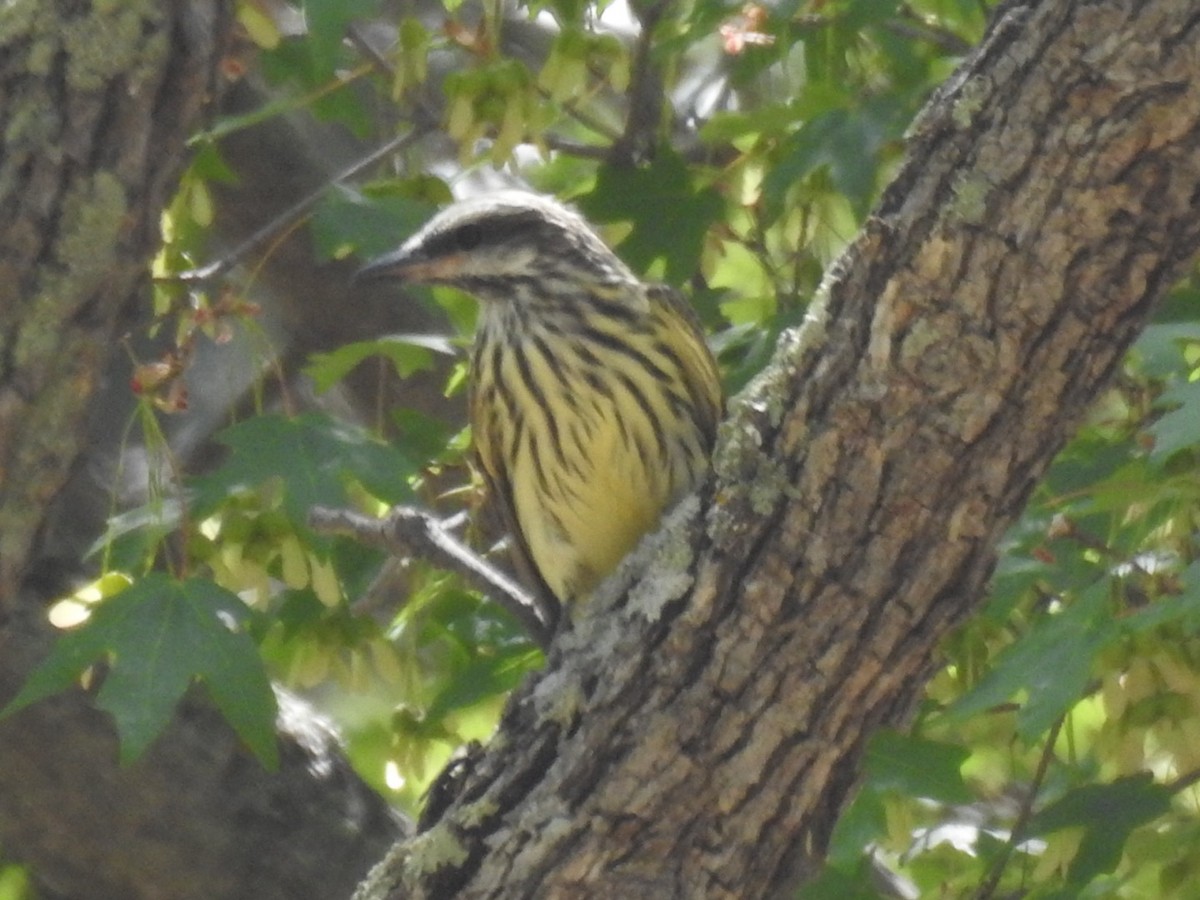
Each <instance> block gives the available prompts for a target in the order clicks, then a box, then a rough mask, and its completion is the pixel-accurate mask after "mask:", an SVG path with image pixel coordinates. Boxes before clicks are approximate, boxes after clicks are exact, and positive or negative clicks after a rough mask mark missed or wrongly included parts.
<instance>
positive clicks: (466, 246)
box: [454, 225, 483, 251]
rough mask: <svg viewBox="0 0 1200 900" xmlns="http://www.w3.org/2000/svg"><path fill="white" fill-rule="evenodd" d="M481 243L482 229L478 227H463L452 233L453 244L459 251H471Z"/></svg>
mask: <svg viewBox="0 0 1200 900" xmlns="http://www.w3.org/2000/svg"><path fill="white" fill-rule="evenodd" d="M482 243H483V229H482V228H480V227H479V226H478V225H463V226H462V227H461V228H459V229H458V230H457V231H456V232H455V233H454V244H455V246H456V247H458V249H459V250H463V251H471V250H474V249H475V248H476V247H478V246H479V245H480V244H482Z"/></svg>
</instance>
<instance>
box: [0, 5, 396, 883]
mask: <svg viewBox="0 0 1200 900" xmlns="http://www.w3.org/2000/svg"><path fill="white" fill-rule="evenodd" d="M230 26H231V17H230V7H229V4H227V3H223V2H217V0H121V2H117V3H90V2H84V0H55V2H48V0H16V2H10V3H5V4H0V706H2V705H3V704H5V703H6V702H7V701H8V700H9V699H11V697H12V696H13V695H14V694H15V692H16V690H17V689H18V687H19V685H20V683H21V681H22V680H23V678H24V676H25V675H26V674H27V673H28V672H29V670H30V669H31V667H32V666H33V665H34V664H35V663H36V661H37V660H38V659H39V658H40V657H41V656H42V654H43V653H44V652H45V649H46V646H47V644H48V641H49V640H50V635H49V629H48V628H47V626H46V625H45V623H44V618H43V616H42V610H41V606H40V604H41V602H42V600H43V599H44V592H43V590H42V588H44V587H45V586H46V585H47V584H50V585H54V586H59V587H61V582H62V572H61V569H62V568H63V567H64V566H67V565H70V564H71V562H72V560H71V555H72V554H71V552H70V550H71V549H73V548H69V550H68V552H67V553H66V555H65V556H55V555H54V546H53V545H54V543H55V542H54V541H53V540H52V539H50V538H49V537H48V536H47V533H46V532H47V528H48V525H47V521H48V518H47V511H48V508H49V506H50V501H51V499H52V498H53V497H55V496H56V494H58V493H59V492H60V490H61V488H62V486H63V485H64V483H66V481H67V479H68V477H69V475H70V474H71V471H72V469H73V467H74V468H78V460H79V459H80V458H81V456H80V454H81V451H82V450H83V449H84V443H85V441H86V440H87V438H86V435H87V434H88V430H87V421H86V420H87V418H88V416H89V406H90V404H91V403H92V402H93V397H94V392H95V390H96V388H97V383H98V382H99V380H100V379H101V377H102V375H101V373H102V372H103V371H104V363H105V361H106V360H107V359H108V358H109V357H110V356H111V355H112V354H114V352H116V353H120V349H119V347H117V344H116V341H117V338H118V337H119V335H120V333H121V331H122V330H123V328H124V327H126V326H127V325H128V323H129V322H130V321H132V318H133V317H134V316H135V315H136V313H137V311H138V310H144V309H146V308H148V302H147V299H148V298H147V289H148V281H147V272H148V262H149V259H150V257H151V256H152V254H153V253H154V251H155V249H156V248H157V244H158V240H159V234H158V225H159V217H160V215H161V213H162V210H163V208H164V207H165V205H166V203H167V201H168V200H169V198H170V195H171V193H172V191H173V190H174V188H175V185H176V182H177V179H178V176H179V172H180V170H181V167H182V165H183V162H184V156H185V140H186V139H187V137H188V136H189V135H190V134H192V133H193V132H194V131H195V130H196V129H197V128H198V127H199V125H200V124H201V121H202V119H201V117H202V114H203V112H204V109H205V107H206V105H207V103H208V102H209V101H210V100H212V99H213V97H214V96H215V94H216V91H217V88H218V86H219V85H218V80H217V75H216V73H217V71H218V66H219V63H220V59H221V53H222V52H223V47H224V45H225V42H226V37H227V35H228V33H229V29H230ZM100 424H101V425H103V424H104V423H103V422H101V423H100ZM108 427H109V428H110V429H120V428H122V427H123V423H122V422H121V421H120V420H110V421H109V422H108ZM95 493H96V494H97V495H98V496H103V488H101V487H100V486H97V490H96V492H95ZM71 513H72V511H71V510H67V515H68V516H70V515H71ZM74 514H75V515H76V517H78V516H79V515H81V511H80V510H75V511H74ZM286 710H287V712H288V715H287V716H284V717H283V718H282V720H281V734H280V741H281V756H282V760H283V762H282V764H281V767H280V771H279V772H277V773H270V774H269V773H265V772H263V771H262V770H261V768H260V767H259V766H258V764H257V763H256V762H255V761H254V760H253V759H252V757H251V756H250V755H249V754H248V753H247V752H246V751H245V750H244V749H243V748H242V747H241V746H240V745H239V744H238V742H237V740H236V738H235V737H234V735H233V734H232V732H231V731H230V730H229V729H228V728H227V727H226V726H225V725H224V724H223V723H222V722H220V721H219V720H218V719H217V717H216V716H215V715H214V714H212V713H211V712H209V711H207V710H206V709H205V707H204V706H203V704H201V703H189V704H186V705H185V707H184V708H183V709H182V710H181V715H180V717H179V719H178V721H177V722H176V723H175V724H174V726H173V727H172V729H171V730H170V732H169V733H168V734H167V735H165V736H164V737H163V738H162V739H160V741H159V742H158V743H157V744H156V745H155V746H154V747H153V749H152V750H151V751H150V752H149V753H148V754H147V756H146V757H145V758H144V759H142V760H141V761H139V762H138V763H137V764H136V765H134V766H131V767H129V768H126V769H121V768H119V767H118V766H117V764H116V752H115V740H114V737H113V735H112V729H111V726H110V723H109V722H108V720H107V718H106V717H104V716H102V715H100V714H98V713H96V712H95V711H94V710H93V709H92V708H91V707H90V705H89V703H88V702H87V700H86V698H85V697H83V696H82V695H81V694H78V693H76V694H72V695H67V696H63V697H60V698H56V699H54V700H52V701H48V702H45V703H41V704H37V705H35V706H34V707H31V708H29V709H27V710H25V711H24V712H22V713H21V714H19V715H18V716H15V717H13V718H12V719H9V720H5V721H3V722H0V848H2V850H3V852H4V854H5V856H6V858H12V857H15V858H17V859H20V860H23V861H25V862H29V863H31V864H32V866H33V868H34V872H35V877H36V879H37V882H38V884H39V887H40V888H41V889H42V890H43V891H44V892H45V893H46V895H47V896H59V895H65V896H70V897H73V898H110V897H111V898H118V897H119V898H126V900H128V898H138V897H145V898H152V897H171V898H188V897H196V898H212V897H255V898H275V897H277V898H292V900H294V898H299V897H330V896H340V895H345V894H346V893H347V892H348V891H349V890H350V888H351V886H352V885H353V884H354V883H355V882H356V881H357V879H358V878H360V877H361V875H362V872H363V871H364V870H365V868H366V866H367V864H368V862H369V860H371V859H373V858H377V857H378V855H379V853H381V852H382V849H383V847H384V846H385V845H386V842H387V841H389V840H392V839H395V837H396V836H398V835H399V834H400V833H401V830H402V829H401V826H400V823H398V822H396V821H395V820H393V819H392V817H391V816H390V814H389V812H388V811H387V809H386V807H385V805H384V804H383V802H382V801H381V800H380V799H379V798H378V797H377V796H375V795H374V794H373V793H371V792H370V790H369V789H368V788H367V787H366V786H365V785H363V784H362V783H361V782H360V781H359V780H358V779H357V778H356V777H355V776H354V775H353V774H352V773H351V772H350V770H349V768H348V766H347V765H346V763H345V761H344V760H343V759H342V758H341V757H340V755H339V753H338V748H337V744H336V741H335V740H334V739H333V737H332V735H331V734H330V733H329V732H328V730H327V729H325V728H323V727H322V726H321V725H320V724H319V723H314V722H313V721H312V720H311V719H309V718H306V717H305V716H304V715H302V714H301V713H302V711H301V710H300V708H299V707H298V706H296V705H295V704H293V703H290V702H289V703H287V704H286Z"/></svg>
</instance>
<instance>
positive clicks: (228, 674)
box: [0, 573, 278, 767]
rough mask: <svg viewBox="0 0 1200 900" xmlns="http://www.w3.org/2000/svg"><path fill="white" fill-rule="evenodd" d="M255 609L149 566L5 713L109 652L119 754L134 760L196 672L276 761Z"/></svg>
mask: <svg viewBox="0 0 1200 900" xmlns="http://www.w3.org/2000/svg"><path fill="white" fill-rule="evenodd" d="M249 619H250V611H249V610H248V609H247V607H246V606H245V604H243V603H242V602H241V600H239V599H238V598H237V596H236V595H235V594H232V593H230V592H229V591H227V590H225V589H224V588H222V587H219V586H217V585H216V584H213V583H212V582H210V581H205V580H202V579H198V578H194V579H189V580H187V581H175V580H173V579H171V578H169V577H167V576H166V575H163V574H161V573H152V574H150V575H148V576H146V577H145V578H143V579H142V580H141V581H139V582H137V583H135V584H134V585H132V586H131V587H130V588H129V589H128V590H126V591H123V592H122V593H120V594H118V595H116V596H115V597H112V598H110V599H108V600H106V601H104V602H103V603H101V604H100V605H99V606H98V607H97V608H96V611H95V612H94V613H93V614H92V616H91V618H90V619H88V621H87V622H86V623H85V624H84V625H83V626H81V627H80V628H78V629H75V630H73V631H69V632H66V633H64V634H63V635H62V636H61V637H60V638H59V639H58V641H57V642H56V643H55V645H54V647H53V649H52V650H51V651H50V655H49V656H48V657H47V658H46V659H45V660H44V661H43V662H42V663H41V665H39V666H38V667H37V669H35V670H34V672H33V674H32V675H30V677H29V680H28V681H27V682H26V683H25V685H24V686H23V687H22V688H21V691H20V693H19V694H17V696H16V697H15V698H14V699H13V701H12V702H11V703H10V704H9V705H8V706H7V707H6V708H5V709H4V710H3V712H2V713H0V714H2V715H9V714H11V713H14V712H16V711H18V710H20V709H23V708H24V707H26V706H28V705H29V704H31V703H34V702H35V701H37V700H40V699H42V698H44V697H48V696H50V695H51V694H56V693H58V692H60V691H63V690H65V689H67V688H69V687H71V686H72V685H73V684H75V683H76V682H77V681H78V680H79V678H80V676H81V675H82V674H83V672H84V671H85V670H86V669H87V668H88V667H89V666H91V665H93V664H94V663H96V662H99V661H102V660H104V661H107V662H108V671H107V672H106V673H105V676H104V681H103V685H102V686H101V688H100V691H99V693H98V694H97V696H96V704H97V705H98V706H99V707H100V708H101V709H104V710H106V711H107V712H109V713H110V714H111V715H112V716H113V718H114V719H115V720H116V723H117V730H118V732H119V734H120V737H121V761H122V762H124V763H129V762H132V761H133V760H134V759H136V758H137V757H138V756H140V755H141V754H142V752H143V751H144V750H145V749H146V747H148V746H149V745H150V743H151V742H152V741H153V740H154V739H155V738H156V737H157V736H158V735H159V734H161V733H162V731H163V729H164V728H166V726H167V724H168V723H169V722H170V721H171V718H172V716H173V715H174V713H175V707H176V706H177V705H178V703H179V700H180V698H181V697H182V696H183V695H184V693H185V692H186V691H187V689H188V687H189V686H190V685H191V683H192V682H193V681H195V680H199V681H201V682H203V683H204V684H205V685H206V686H207V687H208V691H209V694H210V696H211V697H212V700H213V702H214V703H215V704H216V706H217V708H218V709H219V710H220V711H221V713H222V714H223V715H224V716H225V718H226V719H227V720H228V721H229V723H230V724H231V725H232V726H233V727H234V729H235V730H236V731H237V733H238V736H239V737H240V738H241V739H242V740H243V741H245V742H246V744H247V746H249V747H250V749H251V750H252V751H253V752H254V753H255V755H256V756H258V758H259V759H260V760H261V761H262V763H263V765H265V766H268V767H274V766H275V765H277V763H278V749H277V747H276V744H275V710H276V707H275V695H274V693H273V692H272V690H271V684H270V681H269V680H268V678H267V675H266V672H265V671H264V669H263V666H262V661H261V660H260V658H259V655H258V650H257V648H256V647H255V645H254V642H253V641H252V640H251V639H250V638H249V636H248V635H247V634H246V628H247V627H248V624H249Z"/></svg>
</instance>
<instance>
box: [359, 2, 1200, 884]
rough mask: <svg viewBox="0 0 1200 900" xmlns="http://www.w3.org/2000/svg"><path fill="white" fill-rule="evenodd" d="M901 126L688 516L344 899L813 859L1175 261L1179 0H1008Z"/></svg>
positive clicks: (1196, 36) (1188, 212)
mask: <svg viewBox="0 0 1200 900" xmlns="http://www.w3.org/2000/svg"><path fill="white" fill-rule="evenodd" d="M911 145H912V146H911V153H910V159H909V162H908V163H907V164H906V165H905V166H904V168H903V169H902V171H901V172H900V173H899V175H898V177H897V179H896V181H895V183H894V184H893V185H892V186H891V187H890V189H889V190H888V191H887V192H886V195H885V197H884V198H883V201H882V203H881V205H880V206H879V208H878V210H877V211H876V213H875V215H874V216H873V217H872V218H871V220H870V222H869V223H868V226H867V227H866V228H865V230H864V231H863V233H862V234H861V235H860V236H859V237H858V238H857V239H856V240H855V241H854V243H853V244H852V245H851V247H850V248H849V250H848V251H847V252H846V254H845V256H844V258H843V259H842V260H841V261H840V264H839V265H838V266H837V267H836V269H835V270H834V271H833V272H832V273H831V275H830V277H829V278H828V280H827V282H826V285H825V288H824V290H823V292H822V296H821V297H820V298H819V299H818V301H817V303H816V304H815V305H814V308H813V311H812V314H811V316H810V321H809V322H808V323H807V324H806V325H805V327H804V328H803V329H801V330H800V331H798V332H797V333H794V334H788V335H786V336H785V337H784V339H783V341H782V344H781V347H780V349H779V352H778V354H777V356H776V358H775V360H774V362H773V363H772V365H771V366H770V367H769V369H768V370H767V371H766V372H765V373H764V374H763V375H762V376H761V377H760V378H759V379H758V380H757V381H756V382H755V383H754V384H753V385H752V386H751V387H750V388H749V389H748V390H747V391H746V392H745V393H744V394H743V395H742V396H741V397H739V398H738V399H737V401H736V402H735V403H734V404H733V409H732V414H731V418H730V420H729V422H728V423H727V426H726V427H725V430H724V432H723V437H722V441H721V446H720V448H719V450H718V454H717V459H716V476H715V478H714V479H713V483H712V484H711V485H710V486H709V487H708V488H707V489H706V490H705V491H704V492H703V494H702V497H701V502H700V503H697V502H696V501H695V500H694V499H693V500H692V501H689V502H688V503H686V504H685V505H684V507H682V508H681V509H680V510H679V511H678V512H677V514H676V515H675V516H674V517H673V519H672V520H671V522H670V524H669V525H668V527H667V529H666V530H665V531H664V532H663V533H662V534H661V535H660V536H659V537H658V538H657V549H655V550H653V551H648V552H647V553H644V554H642V556H643V557H645V558H647V559H649V560H650V562H649V566H648V568H647V569H646V572H645V574H642V575H640V576H638V575H634V576H630V578H629V579H628V583H627V584H624V585H610V587H611V588H612V589H611V591H606V597H607V599H600V600H598V601H597V602H595V603H594V604H593V605H592V606H591V607H590V609H589V614H588V615H587V616H586V618H585V620H584V621H582V622H580V623H577V625H576V627H575V630H574V631H573V632H572V633H569V634H566V635H562V636H561V639H560V640H559V642H558V644H557V646H556V648H555V650H554V651H553V653H552V657H551V659H550V663H549V666H548V668H547V670H546V671H545V672H544V673H543V674H542V676H541V678H540V679H538V680H537V681H536V682H535V683H532V684H529V685H527V686H526V687H525V688H524V689H523V690H522V691H520V692H519V694H518V695H517V696H515V697H514V698H513V701H512V703H511V704H510V707H509V709H508V712H507V714H506V717H505V720H504V722H503V724H502V727H501V730H500V732H499V734H498V735H497V737H496V738H495V739H494V740H493V741H492V742H491V744H490V745H489V747H488V748H487V751H486V753H485V754H484V755H483V757H482V758H481V759H480V760H479V761H478V762H477V763H476V764H475V765H474V767H473V769H472V770H471V771H470V772H469V773H467V774H466V775H465V777H464V778H463V779H462V786H461V790H460V792H459V793H458V797H457V800H456V801H455V802H454V803H453V804H452V805H451V806H450V808H449V809H448V811H446V812H445V813H444V814H443V815H442V816H441V818H440V820H438V821H437V822H436V823H435V824H433V825H432V827H430V828H429V829H428V830H426V831H424V832H423V833H422V834H420V835H419V836H418V837H416V838H415V839H414V840H413V841H412V842H411V843H410V844H408V845H407V846H400V847H397V848H396V849H395V851H394V852H393V853H392V854H391V855H390V857H389V859H387V860H386V861H385V862H384V863H382V864H381V865H380V866H379V867H378V868H377V870H376V871H375V873H373V878H372V879H371V880H370V882H369V883H368V884H366V885H364V887H363V888H362V889H361V890H360V896H361V897H364V898H366V897H370V898H379V897H383V896H389V897H394V896H399V895H400V894H401V892H404V891H406V890H412V891H413V894H412V895H413V896H424V897H445V896H451V895H453V896H459V897H534V896H539V897H622V898H638V897H646V898H651V897H652V898H656V900H661V898H665V897H687V898H694V897H737V898H746V897H757V896H764V895H767V894H769V893H771V892H772V891H775V890H779V889H780V888H781V887H782V886H783V885H785V884H787V883H788V882H789V881H791V880H793V879H794V878H795V877H797V875H800V876H802V875H804V874H805V873H808V872H811V866H812V865H814V864H815V861H816V860H818V859H819V857H820V855H821V852H822V850H823V848H824V847H825V846H826V844H827V842H828V839H829V834H830V829H831V827H832V825H833V822H834V821H835V817H836V814H837V812H838V810H839V809H840V808H841V807H842V805H843V804H844V802H845V800H846V798H847V793H848V792H849V790H850V789H851V787H852V785H853V784H854V781H855V775H856V770H857V765H858V762H859V758H860V756H861V752H862V748H863V746H864V742H865V739H866V737H867V735H868V734H869V733H870V732H871V730H872V729H874V728H876V727H878V726H880V725H883V724H890V725H899V724H902V723H903V722H904V721H905V718H906V716H907V714H908V711H909V710H910V709H911V707H912V706H913V704H914V702H915V701H916V700H917V699H918V698H919V696H920V693H921V689H922V686H923V683H924V681H925V678H926V675H927V674H928V671H929V669H930V666H931V654H932V651H933V649H934V647H935V645H936V643H937V641H938V639H939V638H940V637H941V636H942V635H944V634H945V633H946V632H947V630H948V629H949V628H951V627H952V626H953V625H954V624H955V623H956V622H958V621H960V620H961V619H962V618H963V617H964V616H966V615H967V614H969V613H970V612H971V611H972V610H973V609H975V608H977V607H978V606H979V604H980V602H981V600H982V598H983V596H984V593H985V590H986V584H987V579H988V576H989V572H990V571H991V569H992V566H993V560H994V548H995V545H996V541H997V539H998V537H999V536H1000V534H1001V533H1002V532H1003V531H1004V529H1005V527H1006V526H1007V525H1009V524H1010V523H1011V522H1012V521H1013V519H1014V518H1015V517H1016V516H1017V514H1018V513H1019V511H1020V509H1021V507H1022V505H1023V504H1024V502H1025V501H1026V499H1027V498H1028V496H1029V494H1030V491H1031V489H1032V488H1033V486H1034V484H1035V483H1036V481H1037V480H1038V478H1039V476H1040V475H1041V474H1042V473H1043V472H1044V470H1045V468H1046V466H1047V464H1048V463H1049V461H1050V460H1051V458H1052V456H1053V455H1054V453H1055V452H1056V451H1057V450H1058V448H1060V447H1061V446H1062V444H1063V442H1064V441H1065V440H1066V438H1067V437H1068V435H1069V434H1070V433H1071V431H1072V428H1073V427H1074V426H1075V425H1076V424H1077V422H1078V421H1079V419H1080V417H1081V415H1082V414H1083V412H1084V411H1085V410H1086V409H1087V408H1088V405H1089V403H1090V401H1091V400H1092V399H1093V398H1094V397H1095V396H1096V395H1097V393H1098V392H1099V391H1100V390H1102V389H1103V387H1104V386H1105V384H1106V383H1107V382H1108V380H1109V377H1110V376H1111V374H1112V373H1113V371H1114V369H1116V367H1117V366H1118V364H1119V362H1120V360H1121V356H1122V352H1123V351H1124V350H1125V348H1126V347H1127V346H1128V345H1129V344H1130V342H1131V341H1132V340H1133V339H1134V337H1135V336H1136V335H1137V333H1138V331H1139V329H1140V327H1141V326H1142V325H1143V323H1144V322H1145V320H1146V317H1147V315H1148V313H1149V311H1150V309H1151V307H1152V305H1153V303H1154V301H1155V300H1156V299H1157V298H1158V297H1159V296H1160V295H1161V294H1162V293H1163V292H1164V290H1165V289H1166V288H1167V287H1169V286H1170V285H1171V283H1172V282H1173V281H1174V280H1176V279H1177V278H1178V277H1179V275H1180V274H1181V273H1182V271H1183V269H1184V267H1185V265H1186V264H1187V263H1188V261H1189V260H1191V259H1192V257H1193V256H1194V254H1195V253H1196V251H1197V248H1198V247H1200V217H1198V216H1197V215H1196V209H1197V198H1198V197H1200V12H1198V11H1197V9H1196V7H1195V5H1194V4H1192V3H1188V2H1182V0H1103V2H1097V0H1093V2H1082V0H1070V2H1068V0H1064V2H1054V3H1050V2H1033V0H1029V2H1023V3H1021V2H1018V3H1011V4H1008V5H1006V7H1005V8H1004V10H1003V12H1002V14H1001V15H1000V18H999V19H998V21H997V22H996V23H995V24H994V26H993V27H992V28H991V29H990V31H989V34H988V36H987V37H986V39H985V41H984V42H983V44H982V45H981V46H980V48H979V49H978V50H977V51H976V52H975V53H974V54H972V56H971V57H970V58H969V59H968V60H967V61H966V62H965V63H964V65H963V66H962V68H961V69H960V71H959V72H958V73H957V74H956V75H955V76H954V77H953V78H952V79H951V80H950V82H949V83H948V84H947V85H946V86H945V88H944V89H943V90H941V91H940V92H939V93H938V95H937V96H936V97H934V98H933V100H932V101H931V103H930V105H929V107H928V108H927V110H926V111H925V113H924V114H923V115H922V117H921V118H920V120H919V121H918V122H917V124H916V125H915V126H914V129H913V132H912V137H911ZM677 573H685V574H677ZM402 886H403V887H402Z"/></svg>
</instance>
